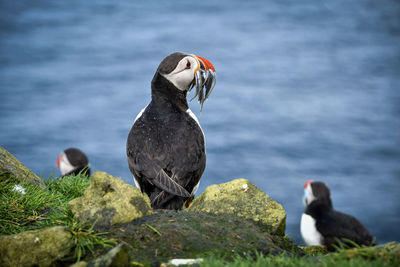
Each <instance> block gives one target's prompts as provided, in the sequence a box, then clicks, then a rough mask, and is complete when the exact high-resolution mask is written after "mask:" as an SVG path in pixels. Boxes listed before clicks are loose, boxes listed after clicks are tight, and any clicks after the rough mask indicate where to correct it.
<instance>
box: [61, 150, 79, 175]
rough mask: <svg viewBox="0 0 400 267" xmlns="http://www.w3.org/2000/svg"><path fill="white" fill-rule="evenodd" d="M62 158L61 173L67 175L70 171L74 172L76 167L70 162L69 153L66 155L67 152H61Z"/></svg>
mask: <svg viewBox="0 0 400 267" xmlns="http://www.w3.org/2000/svg"><path fill="white" fill-rule="evenodd" d="M60 157H61V159H60V172H61V175H65V174H67V173H69V172H72V171H73V170H74V169H75V167H74V166H72V164H71V163H70V162H69V160H68V158H67V155H65V153H64V152H63V153H61V155H60Z"/></svg>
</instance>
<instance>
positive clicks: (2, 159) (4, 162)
mask: <svg viewBox="0 0 400 267" xmlns="http://www.w3.org/2000/svg"><path fill="white" fill-rule="evenodd" d="M0 174H2V175H1V177H6V178H10V177H12V178H14V179H16V180H17V181H20V182H28V183H30V182H31V183H34V184H36V185H38V186H40V187H41V188H43V187H45V185H44V183H43V181H42V180H41V179H40V178H39V177H38V176H37V175H36V174H34V173H33V172H32V171H31V170H30V169H28V168H27V167H26V166H25V165H24V164H22V163H21V162H20V161H19V160H18V159H17V158H16V157H14V156H13V155H12V154H11V153H10V152H8V151H7V150H5V149H4V148H3V147H1V146H0Z"/></svg>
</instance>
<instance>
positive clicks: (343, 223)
mask: <svg viewBox="0 0 400 267" xmlns="http://www.w3.org/2000/svg"><path fill="white" fill-rule="evenodd" d="M316 227H317V230H318V231H319V232H320V233H321V234H322V235H323V236H324V239H325V245H327V246H328V247H329V246H331V245H332V244H336V245H337V244H338V239H339V240H341V241H342V242H345V243H346V239H349V240H351V241H353V242H355V243H357V244H359V245H370V244H371V243H372V242H373V237H372V235H371V234H370V233H369V231H368V230H367V229H366V228H365V226H364V225H363V224H362V223H361V222H360V221H359V220H357V219H356V218H355V217H353V216H351V215H348V214H345V213H341V212H337V211H332V212H330V213H329V214H327V215H325V216H323V217H322V218H321V220H319V221H317V223H316Z"/></svg>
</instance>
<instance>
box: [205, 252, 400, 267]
mask: <svg viewBox="0 0 400 267" xmlns="http://www.w3.org/2000/svg"><path fill="white" fill-rule="evenodd" d="M210 266H227V267H245V266H252V267H253V266H254V267H263V266H271V267H274V266H276V267H278V266H279V267H297V266H299V267H302V266H304V267H306V266H326V267H329V266H332V267H364V266H376V267H382V266H400V258H399V255H395V254H394V253H392V252H391V251H389V250H385V249H382V250H376V249H374V248H354V249H347V250H344V249H341V250H339V251H338V252H335V253H329V254H326V255H319V256H303V257H288V256H285V255H278V256H264V255H262V254H259V253H256V256H254V257H250V256H247V257H241V256H236V257H234V258H233V259H230V260H227V259H225V258H221V257H218V256H211V257H209V258H205V259H204V261H203V262H202V263H201V264H200V267H210Z"/></svg>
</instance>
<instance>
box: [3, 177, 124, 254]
mask: <svg viewBox="0 0 400 267" xmlns="http://www.w3.org/2000/svg"><path fill="white" fill-rule="evenodd" d="M89 183H90V178H88V177H87V176H86V175H83V174H79V175H76V176H74V175H69V176H65V177H63V178H53V177H51V178H49V179H48V180H47V181H46V182H45V184H46V187H45V188H43V189H42V188H40V187H38V186H36V185H34V184H31V183H25V182H19V181H17V180H16V179H13V178H12V177H11V178H10V177H8V176H6V174H5V173H0V235H11V234H18V233H20V232H24V231H28V230H36V229H42V228H44V227H49V226H57V225H62V226H68V228H69V229H70V231H71V233H72V235H73V239H74V255H73V256H72V257H70V258H68V259H66V260H68V261H70V260H77V261H79V260H80V259H81V258H82V257H84V256H85V255H87V254H88V253H93V252H94V248H95V246H102V247H110V246H112V245H115V244H116V242H115V241H114V240H112V239H108V238H106V237H105V235H106V234H107V233H97V232H95V231H94V230H93V227H94V225H88V224H82V223H80V222H78V221H76V220H75V219H74V218H73V214H72V213H71V211H70V210H69V207H68V203H69V201H71V200H72V199H74V198H77V197H80V196H83V193H84V191H85V189H86V188H87V187H88V186H89ZM16 185H18V187H17V188H23V190H21V189H20V190H16V189H15V186H16Z"/></svg>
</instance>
